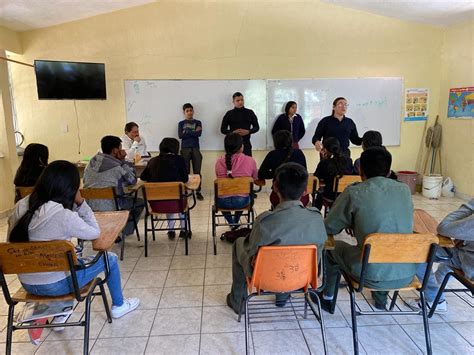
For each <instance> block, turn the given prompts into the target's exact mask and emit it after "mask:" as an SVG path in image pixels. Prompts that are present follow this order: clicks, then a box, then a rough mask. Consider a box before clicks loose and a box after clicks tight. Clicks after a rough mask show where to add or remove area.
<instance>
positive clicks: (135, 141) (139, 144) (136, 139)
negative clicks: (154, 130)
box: [121, 122, 150, 162]
mask: <svg viewBox="0 0 474 355" xmlns="http://www.w3.org/2000/svg"><path fill="white" fill-rule="evenodd" d="M121 140H122V148H123V149H124V150H125V153H127V157H126V158H127V160H128V161H131V162H133V161H134V160H135V157H136V155H140V157H145V156H149V155H150V154H148V152H147V151H146V143H145V138H143V136H140V132H139V131H138V125H137V124H136V123H135V122H128V123H127V124H126V125H125V134H124V135H123V136H122V138H121Z"/></svg>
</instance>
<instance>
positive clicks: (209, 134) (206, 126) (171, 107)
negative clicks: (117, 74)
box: [125, 80, 267, 151]
mask: <svg viewBox="0 0 474 355" xmlns="http://www.w3.org/2000/svg"><path fill="white" fill-rule="evenodd" d="M236 91H240V92H241V93H242V94H243V95H244V99H245V107H247V108H249V109H252V110H253V111H254V112H255V114H256V115H257V118H258V122H259V125H260V131H259V132H257V133H256V134H253V135H252V137H251V142H252V146H253V148H254V149H265V148H266V126H267V125H266V120H267V100H266V82H265V80H125V105H126V106H125V108H126V114H127V122H130V121H134V122H136V123H137V124H138V125H139V126H140V134H143V136H144V137H145V139H146V141H147V148H148V150H149V151H158V147H159V145H160V142H161V140H162V139H163V138H164V137H176V138H178V122H179V121H181V120H182V119H183V110H182V107H183V104H185V103H186V102H190V103H191V104H192V105H193V106H194V118H196V119H198V120H201V121H202V126H203V130H202V136H201V138H200V145H201V150H224V135H223V134H222V133H221V131H220V128H221V123H222V118H223V117H224V115H225V113H226V112H227V111H228V110H231V109H232V108H233V105H232V94H233V93H234V92H236Z"/></svg>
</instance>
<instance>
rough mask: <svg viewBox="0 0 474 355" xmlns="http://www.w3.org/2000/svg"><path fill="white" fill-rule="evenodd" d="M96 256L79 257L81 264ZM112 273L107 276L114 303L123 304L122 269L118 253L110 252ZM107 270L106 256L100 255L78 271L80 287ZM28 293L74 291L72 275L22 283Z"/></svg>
mask: <svg viewBox="0 0 474 355" xmlns="http://www.w3.org/2000/svg"><path fill="white" fill-rule="evenodd" d="M93 258H94V257H93V256H88V257H86V258H83V259H79V260H78V262H79V263H80V264H85V263H88V262H90V261H92V259H93ZM108 260H109V267H110V274H109V277H108V278H107V286H108V287H109V291H110V295H111V296H112V305H113V306H121V305H122V304H123V294H122V286H121V281H120V269H119V265H118V258H117V255H115V254H114V253H108ZM104 271H105V263H104V257H103V256H102V257H100V259H99V260H97V262H96V263H95V264H94V265H92V266H91V267H88V268H87V269H84V270H79V271H77V272H76V275H77V282H78V284H79V287H80V288H82V287H83V286H84V285H86V284H88V283H89V282H91V281H92V280H93V279H94V278H95V277H96V276H97V275H99V274H100V273H102V272H104ZM22 285H23V287H24V288H25V290H26V291H27V292H28V293H31V294H33V295H37V296H63V295H67V294H69V293H72V292H74V287H73V284H72V279H71V276H68V277H67V278H65V279H63V280H60V281H57V282H54V283H51V284H45V285H27V284H22Z"/></svg>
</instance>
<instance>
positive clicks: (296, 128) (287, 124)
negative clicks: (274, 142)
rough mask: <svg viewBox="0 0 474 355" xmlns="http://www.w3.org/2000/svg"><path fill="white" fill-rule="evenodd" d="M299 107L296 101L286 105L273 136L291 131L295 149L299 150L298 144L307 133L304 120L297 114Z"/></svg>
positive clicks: (273, 129) (276, 123)
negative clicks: (280, 132)
mask: <svg viewBox="0 0 474 355" xmlns="http://www.w3.org/2000/svg"><path fill="white" fill-rule="evenodd" d="M297 109H298V105H297V104H296V102H295V101H288V102H287V103H286V105H285V113H282V114H281V115H280V116H278V117H277V119H276V121H275V123H274V124H273V128H272V135H275V133H276V132H278V131H282V130H284V131H289V132H290V133H291V137H292V144H293V148H295V149H298V148H299V145H298V142H299V141H300V140H301V138H303V136H304V134H305V133H306V129H305V128H304V122H303V118H301V116H300V115H299V114H297V113H296V111H297Z"/></svg>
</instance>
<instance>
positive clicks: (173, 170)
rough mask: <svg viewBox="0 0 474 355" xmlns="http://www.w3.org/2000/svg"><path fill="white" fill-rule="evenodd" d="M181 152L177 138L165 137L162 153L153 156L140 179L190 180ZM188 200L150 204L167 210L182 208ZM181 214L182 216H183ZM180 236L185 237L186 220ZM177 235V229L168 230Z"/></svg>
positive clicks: (170, 223) (174, 235) (182, 225)
mask: <svg viewBox="0 0 474 355" xmlns="http://www.w3.org/2000/svg"><path fill="white" fill-rule="evenodd" d="M178 153H179V141H178V140H177V139H175V138H163V140H162V141H161V143H160V155H158V156H157V157H154V158H152V159H151V160H150V161H149V162H148V165H147V166H146V168H145V170H144V171H143V173H142V175H141V176H140V179H142V180H144V181H147V182H173V181H181V182H184V183H186V182H188V170H187V169H186V163H185V161H184V158H183V157H182V156H180V155H178ZM183 203H186V201H154V202H153V201H151V202H150V206H151V208H152V209H153V210H155V211H158V210H159V211H160V212H163V213H164V212H166V211H167V210H168V211H176V210H178V209H180V206H181V205H180V204H183ZM174 215H175V214H174V213H169V214H167V217H168V218H174ZM183 217H184V216H183V215H180V218H183ZM174 222H175V221H168V227H169V228H173V227H174ZM181 229H182V230H181V232H180V233H179V237H180V238H184V237H185V234H184V220H182V221H181ZM175 237H176V233H175V231H168V238H169V239H174V238H175Z"/></svg>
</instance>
